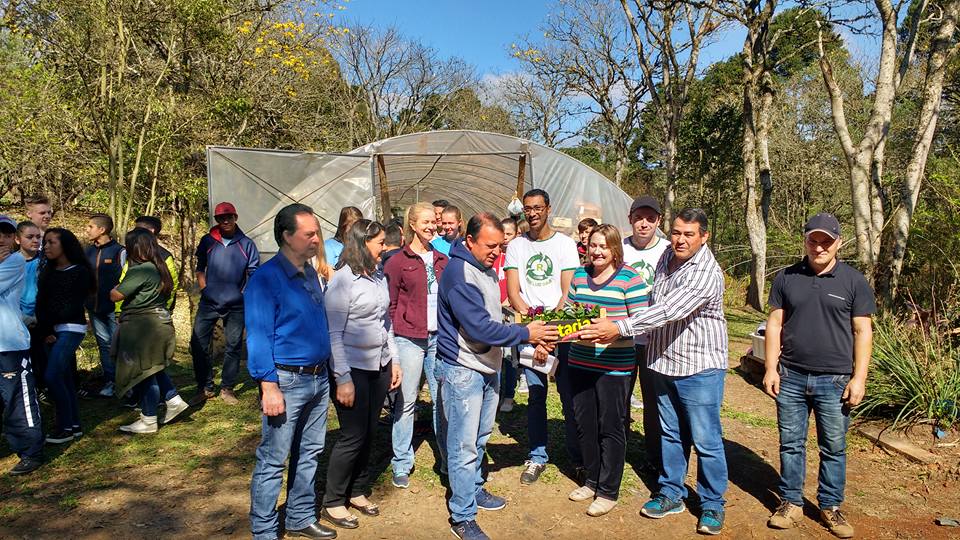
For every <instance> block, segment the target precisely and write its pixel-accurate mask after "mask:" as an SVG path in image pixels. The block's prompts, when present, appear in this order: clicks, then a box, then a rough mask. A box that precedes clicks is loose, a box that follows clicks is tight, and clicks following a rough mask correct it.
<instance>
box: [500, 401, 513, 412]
mask: <svg viewBox="0 0 960 540" xmlns="http://www.w3.org/2000/svg"><path fill="white" fill-rule="evenodd" d="M512 410H513V398H506V399H504V400H503V403H501V404H500V412H510V411H512Z"/></svg>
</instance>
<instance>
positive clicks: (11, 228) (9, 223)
mask: <svg viewBox="0 0 960 540" xmlns="http://www.w3.org/2000/svg"><path fill="white" fill-rule="evenodd" d="M0 232H5V233H7V234H10V233H15V232H17V222H16V221H14V220H13V218H10V217H7V216H0Z"/></svg>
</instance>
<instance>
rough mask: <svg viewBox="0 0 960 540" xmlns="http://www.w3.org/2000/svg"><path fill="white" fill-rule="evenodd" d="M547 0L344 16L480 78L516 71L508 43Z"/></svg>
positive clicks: (728, 41)
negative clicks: (391, 32)
mask: <svg viewBox="0 0 960 540" xmlns="http://www.w3.org/2000/svg"><path fill="white" fill-rule="evenodd" d="M552 5H553V2H552V1H550V0H513V1H505V0H480V1H477V0H473V1H468V0H429V1H428V0H421V1H414V0H350V1H349V2H348V3H347V4H346V10H345V11H344V12H342V13H341V16H342V17H343V19H342V21H344V22H346V21H352V20H359V21H361V22H365V23H372V24H374V25H376V26H391V25H392V26H395V27H397V28H398V29H400V30H401V31H402V33H403V34H404V35H406V36H408V37H411V38H417V39H420V40H421V41H422V42H423V43H424V44H426V45H429V46H432V47H433V48H435V49H436V50H437V51H439V52H440V54H441V56H457V57H460V58H462V59H464V60H466V61H467V62H469V63H470V64H472V65H473V66H475V67H476V68H477V72H478V74H479V75H480V76H481V78H482V77H484V76H487V75H497V74H503V73H508V72H511V71H515V70H517V68H518V66H517V65H516V63H515V62H514V61H513V59H511V58H510V54H509V48H510V44H511V43H514V42H516V41H517V39H518V38H519V37H523V36H524V35H527V34H530V35H536V34H537V27H538V25H539V24H540V23H541V22H542V21H543V20H544V19H545V18H546V17H547V15H548V14H549V12H550V8H551V6H552ZM743 36H744V32H743V31H742V30H741V29H739V28H732V29H730V30H728V31H727V32H726V33H724V34H723V35H722V36H721V37H719V38H717V40H716V41H715V43H714V44H712V45H711V46H710V47H709V48H708V49H707V50H705V51H704V54H703V57H702V61H701V63H700V64H701V69H702V68H705V67H707V66H708V65H709V64H710V63H712V62H714V61H717V60H722V59H724V58H727V57H729V56H730V55H732V54H733V53H735V52H737V51H739V50H740V48H741V47H742V46H743Z"/></svg>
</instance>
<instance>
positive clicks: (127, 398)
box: [120, 390, 140, 409]
mask: <svg viewBox="0 0 960 540" xmlns="http://www.w3.org/2000/svg"><path fill="white" fill-rule="evenodd" d="M120 403H121V404H122V405H123V406H124V407H126V408H128V409H139V408H140V400H139V399H137V398H136V397H134V395H133V391H132V390H131V391H130V392H127V393H126V394H124V395H123V399H121V400H120Z"/></svg>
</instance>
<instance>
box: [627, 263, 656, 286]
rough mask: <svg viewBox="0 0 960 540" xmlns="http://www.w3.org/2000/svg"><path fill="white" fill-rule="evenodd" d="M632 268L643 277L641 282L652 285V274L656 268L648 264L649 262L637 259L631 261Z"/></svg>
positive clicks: (654, 273)
mask: <svg viewBox="0 0 960 540" xmlns="http://www.w3.org/2000/svg"><path fill="white" fill-rule="evenodd" d="M631 266H633V269H634V270H636V271H637V273H638V274H640V277H642V278H643V282H644V283H646V284H647V285H653V276H654V275H656V273H657V269H656V268H654V267H652V266H650V263H648V262H647V261H637V262H635V263H633V264H632V265H631Z"/></svg>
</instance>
